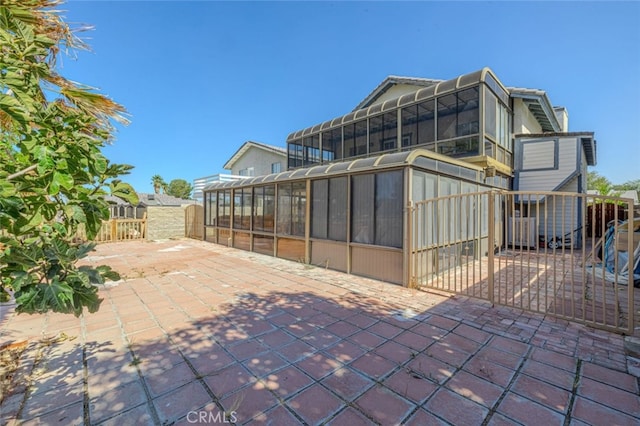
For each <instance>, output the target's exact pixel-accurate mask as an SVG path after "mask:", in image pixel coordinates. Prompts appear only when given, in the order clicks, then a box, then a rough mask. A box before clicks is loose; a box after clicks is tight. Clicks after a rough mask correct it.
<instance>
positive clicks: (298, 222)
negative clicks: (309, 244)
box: [291, 182, 307, 237]
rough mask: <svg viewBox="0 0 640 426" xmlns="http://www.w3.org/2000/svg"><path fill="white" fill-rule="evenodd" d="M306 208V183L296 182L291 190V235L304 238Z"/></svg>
mask: <svg viewBox="0 0 640 426" xmlns="http://www.w3.org/2000/svg"><path fill="white" fill-rule="evenodd" d="M306 206H307V185H306V182H294V183H293V184H292V189H291V235H299V236H303V237H304V223H305V220H304V219H305V215H306Z"/></svg>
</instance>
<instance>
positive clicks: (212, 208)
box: [205, 192, 218, 226]
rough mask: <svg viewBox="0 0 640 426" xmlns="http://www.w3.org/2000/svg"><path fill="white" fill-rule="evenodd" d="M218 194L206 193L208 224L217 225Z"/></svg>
mask: <svg viewBox="0 0 640 426" xmlns="http://www.w3.org/2000/svg"><path fill="white" fill-rule="evenodd" d="M217 195H218V194H217V193H216V192H208V193H207V194H205V197H208V202H207V201H205V206H206V209H207V223H206V224H207V225H210V226H216V225H217V223H216V222H217V220H216V219H217V217H216V214H217V210H218V209H217V207H218V206H217V202H218V196H217Z"/></svg>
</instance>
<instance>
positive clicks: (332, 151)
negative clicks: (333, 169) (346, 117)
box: [322, 128, 342, 163]
mask: <svg viewBox="0 0 640 426" xmlns="http://www.w3.org/2000/svg"><path fill="white" fill-rule="evenodd" d="M341 158H342V129H341V128H337V129H332V130H328V131H326V132H324V133H323V134H322V162H323V163H326V162H329V161H333V160H339V159H341Z"/></svg>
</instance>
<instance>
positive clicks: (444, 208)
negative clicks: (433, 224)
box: [437, 176, 460, 244]
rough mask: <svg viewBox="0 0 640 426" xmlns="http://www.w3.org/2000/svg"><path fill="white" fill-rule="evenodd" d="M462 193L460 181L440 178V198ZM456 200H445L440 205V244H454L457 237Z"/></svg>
mask: <svg viewBox="0 0 640 426" xmlns="http://www.w3.org/2000/svg"><path fill="white" fill-rule="evenodd" d="M459 193H460V181H457V180H454V179H449V178H445V177H442V176H440V178H439V185H438V196H439V197H444V196H447V195H455V194H459ZM454 203H455V199H451V198H445V199H443V200H441V201H440V202H439V203H438V218H439V220H440V221H441V223H440V225H439V226H438V228H437V229H438V241H437V242H438V243H439V244H449V243H452V242H454V241H455V240H456V239H457V237H456V235H455V232H456V229H457V227H456V221H457V218H456V217H455V212H456V211H458V212H459V210H456V208H455V206H454Z"/></svg>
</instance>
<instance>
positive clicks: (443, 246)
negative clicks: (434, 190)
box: [407, 191, 640, 334]
mask: <svg viewBox="0 0 640 426" xmlns="http://www.w3.org/2000/svg"><path fill="white" fill-rule="evenodd" d="M611 204H615V205H617V206H622V207H624V211H625V212H633V204H632V200H628V199H621V198H612V197H602V196H593V195H589V196H587V195H586V194H576V193H560V192H505V191H487V192H478V193H467V194H457V195H450V196H444V197H439V198H433V199H429V200H423V201H419V202H417V203H415V204H412V205H410V206H409V209H408V215H409V216H408V221H407V224H408V228H409V238H408V239H409V256H408V259H409V265H408V274H409V277H408V280H409V285H410V286H413V287H418V288H420V287H424V288H434V289H437V290H440V291H446V292H451V293H456V294H463V295H467V296H470V297H476V298H481V299H485V300H488V301H489V302H491V303H492V304H494V305H502V306H508V307H512V308H517V309H523V310H527V311H533V312H538V313H542V314H545V315H552V316H555V317H559V318H563V319H567V320H572V321H577V322H580V323H583V324H587V325H590V326H593V327H597V328H602V329H607V330H610V331H615V332H618V333H625V334H633V331H634V327H637V324H636V323H635V318H634V312H635V311H637V310H638V309H639V308H640V301H635V299H634V298H635V297H638V296H636V295H635V293H638V292H635V293H634V285H633V284H634V277H635V280H636V283H637V282H638V281H639V278H640V265H639V263H640V230H639V226H640V219H637V218H636V220H635V221H634V218H633V214H632V213H631V214H630V215H629V214H625V215H623V216H624V217H619V216H620V215H619V214H617V213H616V217H615V218H614V220H612V221H611V222H609V223H608V224H606V223H602V224H601V225H600V226H602V229H600V230H599V231H600V232H589V234H588V233H587V229H586V228H587V227H586V224H587V223H593V222H595V221H593V220H592V221H589V220H588V219H589V218H588V217H587V215H588V214H591V215H595V214H596V213H597V212H598V211H603V210H604V209H608V208H610V205H611ZM587 207H589V208H587ZM619 210H620V211H622V209H618V208H616V209H615V211H616V212H618V211H619ZM626 216H629V217H626ZM596 235H601V236H599V237H596ZM638 298H640V297H638ZM634 305H635V310H634Z"/></svg>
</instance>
